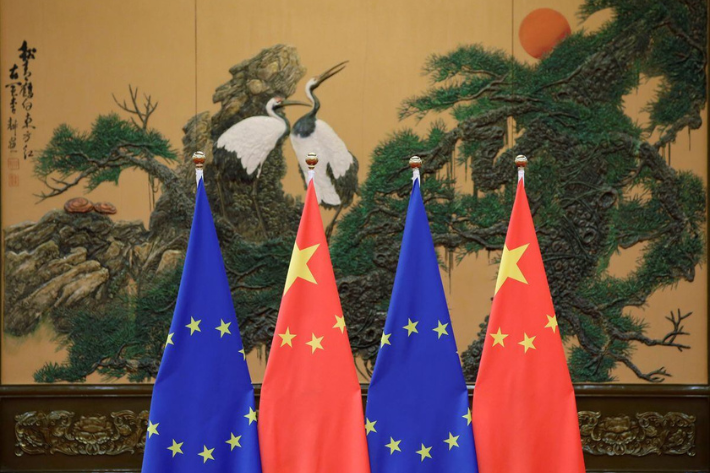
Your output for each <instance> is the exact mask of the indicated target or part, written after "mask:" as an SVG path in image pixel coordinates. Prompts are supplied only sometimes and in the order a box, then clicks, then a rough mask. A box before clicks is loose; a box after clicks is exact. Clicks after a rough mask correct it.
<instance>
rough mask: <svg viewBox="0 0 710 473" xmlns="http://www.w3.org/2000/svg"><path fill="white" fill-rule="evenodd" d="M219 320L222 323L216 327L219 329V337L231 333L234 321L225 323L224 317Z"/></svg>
mask: <svg viewBox="0 0 710 473" xmlns="http://www.w3.org/2000/svg"><path fill="white" fill-rule="evenodd" d="M219 321H220V322H222V323H221V324H219V327H215V329H217V330H219V338H222V337H224V334H225V333H226V334H229V335H231V334H232V332H230V331H229V326H230V325H232V322H227V323H225V322H224V320H222V319H219Z"/></svg>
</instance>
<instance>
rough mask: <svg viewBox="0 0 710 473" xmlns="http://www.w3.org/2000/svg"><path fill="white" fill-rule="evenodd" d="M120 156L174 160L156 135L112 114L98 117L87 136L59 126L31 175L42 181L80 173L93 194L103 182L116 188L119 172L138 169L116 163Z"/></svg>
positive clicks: (127, 162) (167, 145) (124, 161)
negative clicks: (56, 176) (51, 177)
mask: <svg viewBox="0 0 710 473" xmlns="http://www.w3.org/2000/svg"><path fill="white" fill-rule="evenodd" d="M120 154H126V155H131V156H135V157H140V158H144V159H149V158H152V157H154V156H159V157H163V158H165V159H175V158H176V157H177V156H176V154H175V152H174V151H173V150H172V149H171V148H170V143H169V142H168V141H167V140H166V139H165V138H163V136H162V135H161V134H160V133H158V132H157V131H155V130H143V129H141V128H138V127H136V126H135V125H134V124H132V123H131V122H128V121H125V120H122V119H121V118H120V117H119V116H118V115H116V114H110V115H100V116H99V117H98V118H97V119H96V121H95V122H94V124H93V125H92V127H91V131H90V132H88V133H83V132H80V131H77V130H74V129H72V128H71V127H69V126H68V125H65V124H62V125H59V127H57V129H56V130H54V134H53V135H52V139H51V140H50V141H49V143H48V145H47V147H46V148H45V149H44V150H42V152H41V153H40V154H39V155H38V157H37V159H36V160H35V174H36V175H37V176H38V177H39V178H41V179H43V180H45V181H46V179H47V178H48V177H49V176H50V175H52V174H54V173H56V174H58V175H59V176H61V177H62V178H63V179H64V178H67V177H70V176H72V175H75V174H77V173H80V175H81V176H82V177H83V178H85V180H86V188H87V189H88V190H93V189H95V188H96V187H98V186H99V185H100V184H102V183H104V182H113V183H114V184H117V183H118V178H119V176H120V175H121V172H122V171H123V170H125V169H127V168H129V167H138V165H137V164H135V163H132V162H131V161H130V160H129V159H119V156H120ZM55 182H56V181H55Z"/></svg>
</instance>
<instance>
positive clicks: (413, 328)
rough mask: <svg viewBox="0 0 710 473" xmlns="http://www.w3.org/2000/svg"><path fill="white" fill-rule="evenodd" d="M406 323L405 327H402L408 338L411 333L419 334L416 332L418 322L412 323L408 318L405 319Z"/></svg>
mask: <svg viewBox="0 0 710 473" xmlns="http://www.w3.org/2000/svg"><path fill="white" fill-rule="evenodd" d="M407 322H408V323H407V325H405V326H404V327H402V328H403V329H405V330H406V331H407V336H410V335H411V334H412V333H419V330H417V324H419V322H412V319H410V318H407Z"/></svg>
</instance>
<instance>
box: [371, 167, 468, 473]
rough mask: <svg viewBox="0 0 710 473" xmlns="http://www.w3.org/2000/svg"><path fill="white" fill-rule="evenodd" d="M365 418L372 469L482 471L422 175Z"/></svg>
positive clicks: (389, 472)
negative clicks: (427, 212) (477, 457)
mask: <svg viewBox="0 0 710 473" xmlns="http://www.w3.org/2000/svg"><path fill="white" fill-rule="evenodd" d="M366 417H367V418H366V420H365V429H366V431H367V440H368V446H369V452H370V466H371V469H372V473H394V472H412V471H417V472H432V473H433V472H436V473H448V472H451V473H454V472H455V473H470V472H477V471H478V468H477V465H476V450H475V447H474V443H473V430H472V427H471V411H470V410H469V406H468V395H467V392H466V382H465V380H464V377H463V372H462V370H461V362H460V360H459V357H458V354H457V352H456V341H455V340H454V332H453V330H452V328H451V319H450V318H449V311H448V307H447V305H446V298H445V296H444V287H443V285H442V283H441V275H440V274H439V264H438V261H437V257H436V251H435V249H434V242H433V240H432V237H431V233H430V231H429V222H428V220H427V216H426V211H425V210H424V202H423V201H422V196H421V193H420V191H419V180H418V179H417V180H415V182H414V186H413V188H412V194H411V197H410V200H409V209H408V211H407V221H406V225H405V228H404V237H403V239H402V249H401V252H400V256H399V264H398V266H397V275H396V276H395V281H394V288H393V290H392V298H391V301H390V307H389V312H388V313H387V321H386V322H385V330H384V333H383V334H382V341H381V343H380V351H379V354H378V355H377V362H376V363H375V370H374V372H373V375H372V382H371V383H370V389H369V391H368V397H367V411H366Z"/></svg>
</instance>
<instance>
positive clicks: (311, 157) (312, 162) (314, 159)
mask: <svg viewBox="0 0 710 473" xmlns="http://www.w3.org/2000/svg"><path fill="white" fill-rule="evenodd" d="M306 164H307V165H308V169H310V170H311V171H313V169H315V167H316V164H318V156H316V153H308V156H306Z"/></svg>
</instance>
